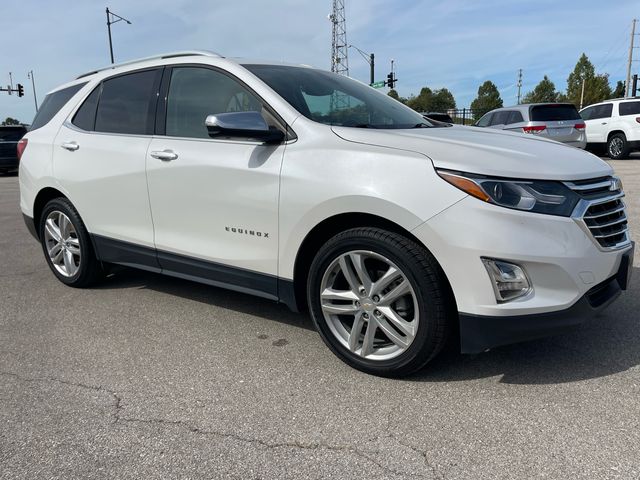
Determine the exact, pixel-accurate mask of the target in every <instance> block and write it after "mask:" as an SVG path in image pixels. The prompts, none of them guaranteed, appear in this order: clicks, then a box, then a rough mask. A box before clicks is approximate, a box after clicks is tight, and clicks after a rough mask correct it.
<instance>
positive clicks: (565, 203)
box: [438, 170, 580, 217]
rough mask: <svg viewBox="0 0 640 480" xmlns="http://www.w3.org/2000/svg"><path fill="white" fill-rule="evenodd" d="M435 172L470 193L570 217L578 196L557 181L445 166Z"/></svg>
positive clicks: (496, 203)
mask: <svg viewBox="0 0 640 480" xmlns="http://www.w3.org/2000/svg"><path fill="white" fill-rule="evenodd" d="M438 175H440V177H442V178H443V179H444V180H446V181H447V182H449V183H450V184H451V185H453V186H455V187H457V188H459V189H460V190H462V191H464V192H466V193H468V194H469V195H471V196H474V197H476V198H479V199H480V200H483V201H485V202H488V203H493V204H495V205H500V206H501V207H507V208H514V209H516V210H525V211H528V212H536V213H546V214H548V215H560V216H563V217H570V216H571V213H572V212H573V209H574V208H575V206H576V204H577V203H578V201H579V200H580V197H579V196H578V194H576V193H575V192H573V191H572V190H571V189H569V188H568V187H566V186H565V185H563V184H562V183H561V182H554V181H546V180H509V179H505V178H491V177H485V176H482V175H475V174H470V173H461V172H451V171H447V170H438Z"/></svg>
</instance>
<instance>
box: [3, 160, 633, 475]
mask: <svg viewBox="0 0 640 480" xmlns="http://www.w3.org/2000/svg"><path fill="white" fill-rule="evenodd" d="M612 164H613V166H614V168H615V169H616V171H617V172H618V174H620V176H621V177H622V179H623V182H624V185H625V189H626V192H627V204H628V206H629V212H630V218H631V224H632V228H633V232H634V235H635V238H636V240H637V239H638V233H639V232H640V158H635V159H632V160H627V161H618V162H612ZM639 260H640V255H639V256H637V257H636V262H635V266H636V267H638V266H640V262H639ZM0 262H1V264H2V269H1V270H0V478H2V479H9V478H25V479H26V478H28V479H34V478H64V479H68V478H238V479H271V478H292V479H303V478H338V479H344V478H363V479H365V478H385V479H387V478H427V479H432V478H433V479H444V478H446V479H453V478H468V479H480V478H487V479H496V478H514V479H515V478H518V479H523V478H550V479H559V478H572V479H576V478H594V479H595V478H597V479H601V478H612V479H613V478H621V479H639V478H640V401H639V399H640V367H639V365H640V328H639V327H640V313H639V312H640V271H639V270H638V268H635V272H634V274H635V277H636V278H635V279H634V280H635V281H634V282H632V286H631V290H630V291H628V292H626V293H625V294H624V295H623V296H622V297H621V298H620V300H619V301H618V302H617V303H615V304H614V305H613V306H611V307H610V308H609V309H608V310H607V311H606V312H605V313H603V314H602V315H600V316H599V317H597V318H595V319H593V320H591V321H589V322H588V323H587V324H585V325H584V326H583V327H582V328H580V329H579V330H577V331H575V332H573V333H570V334H567V335H564V336H561V337H556V338H551V339H545V340H541V341H536V342H530V343H526V344H520V345H514V346H509V347H503V348H498V349H495V350H493V351H490V352H488V353H484V354H481V355H473V356H461V355H457V354H454V353H447V354H445V355H444V356H441V357H440V358H439V359H437V360H436V361H435V362H434V363H432V364H431V365H430V366H429V367H428V369H427V370H425V371H423V372H422V373H420V374H419V375H416V376H413V377H411V378H408V379H404V380H390V379H382V378H376V377H372V376H368V375H365V374H362V373H360V372H357V371H355V370H353V369H351V368H349V367H347V366H346V365H344V364H343V363H342V362H340V361H339V360H338V359H337V358H335V357H334V356H333V355H332V354H331V353H330V352H329V350H328V349H327V348H326V347H325V346H324V344H323V343H322V341H321V340H320V338H319V336H318V335H317V334H316V333H315V332H314V331H313V329H312V324H311V321H310V319H309V318H307V317H306V316H304V315H297V314H293V313H291V312H289V311H288V310H287V308H286V307H284V306H281V305H276V304H273V303H271V302H268V301H264V300H261V299H256V298H253V297H249V296H245V295H241V294H236V293H232V292H228V291H224V290H221V289H216V288H212V287H207V286H203V285H199V284H195V283H190V282H187V281H182V280H177V279H172V278H167V277H162V276H159V275H155V274H149V273H143V272H138V271H133V270H127V271H125V272H121V273H119V274H117V275H115V276H113V277H111V278H109V279H108V280H107V281H106V282H105V283H104V284H102V285H100V286H99V287H96V288H93V289H90V290H75V289H71V288H68V287H65V286H63V285H62V284H61V283H59V282H58V281H57V280H55V278H54V277H53V275H52V274H51V273H50V272H49V270H48V268H47V266H46V264H45V261H44V258H43V256H42V252H41V250H40V246H39V245H38V244H37V243H36V242H35V241H34V240H33V239H32V238H31V237H30V235H29V234H28V232H27V230H26V228H25V227H24V224H23V222H22V218H21V216H20V212H19V207H18V182H17V177H15V176H8V177H0Z"/></svg>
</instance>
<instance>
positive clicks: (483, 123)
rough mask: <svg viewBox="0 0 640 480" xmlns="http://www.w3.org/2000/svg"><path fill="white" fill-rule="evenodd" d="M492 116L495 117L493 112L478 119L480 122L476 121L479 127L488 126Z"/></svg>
mask: <svg viewBox="0 0 640 480" xmlns="http://www.w3.org/2000/svg"><path fill="white" fill-rule="evenodd" d="M491 117H493V113H487V114H486V115H485V116H484V117H482V118H481V119H480V120H478V123H476V126H477V127H486V126H488V125H489V122H490V121H491Z"/></svg>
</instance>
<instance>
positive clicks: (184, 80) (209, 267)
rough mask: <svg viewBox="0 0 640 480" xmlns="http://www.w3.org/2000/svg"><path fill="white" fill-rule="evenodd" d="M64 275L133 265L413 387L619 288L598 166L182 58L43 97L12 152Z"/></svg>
mask: <svg viewBox="0 0 640 480" xmlns="http://www.w3.org/2000/svg"><path fill="white" fill-rule="evenodd" d="M20 151H21V152H23V153H22V161H21V163H20V193H21V199H20V203H21V208H22V211H23V214H24V218H25V221H26V223H27V226H28V227H29V229H30V231H31V232H32V233H33V235H34V236H35V237H36V238H38V239H39V240H40V242H41V243H42V247H43V250H44V254H45V258H46V261H47V263H48V264H49V266H50V268H51V270H52V271H53V273H54V275H55V276H56V277H57V278H58V279H59V280H60V281H62V282H64V283H65V284H67V285H70V286H74V287H85V286H88V285H90V284H92V283H93V282H95V281H96V280H98V279H99V278H100V277H101V276H102V275H104V274H105V272H107V271H108V266H109V265H110V264H120V265H128V266H132V267H137V268H142V269H145V270H150V271H153V272H160V273H164V274H168V275H173V276H177V277H180V278H184V279H189V280H195V281H199V282H204V283H208V284H211V285H214V286H219V287H225V288H230V289H233V290H238V291H241V292H246V293H250V294H254V295H258V296H260V297H264V298H268V299H272V300H277V301H280V302H283V303H285V304H287V305H288V306H289V307H291V308H292V309H294V310H302V309H307V308H308V310H309V311H310V313H311V315H312V317H313V321H314V322H315V325H316V327H317V329H318V331H319V332H320V335H321V336H322V338H323V340H324V341H325V342H326V344H327V345H328V346H329V348H331V350H333V352H334V353H335V354H336V355H338V356H339V357H340V358H341V359H343V360H344V361H346V362H347V363H349V364H350V365H352V366H354V367H356V368H359V369H361V370H363V371H367V372H370V373H374V374H378V375H403V374H407V373H409V372H412V371H414V370H416V369H418V368H420V367H422V366H423V365H425V364H426V363H427V362H428V361H429V360H430V359H432V358H433V357H434V356H435V355H436V354H437V353H438V352H439V351H440V350H441V349H442V347H443V345H444V344H445V342H446V341H447V338H448V337H449V336H450V335H451V334H453V333H454V332H455V336H452V338H455V339H457V338H459V340H460V347H461V350H462V351H463V352H481V351H484V350H486V349H487V348H491V347H494V346H498V345H504V344H507V343H511V342H515V341H521V340H528V339H532V338H536V337H540V336H544V335H547V334H551V333H554V332H558V331H562V330H564V329H566V328H567V327H570V326H574V325H577V324H579V323H581V322H582V321H583V320H584V319H585V318H586V316H587V314H590V313H593V312H596V311H598V310H600V309H601V308H603V307H604V306H606V305H607V304H608V303H610V302H611V301H612V300H613V299H614V298H615V297H616V296H617V295H618V294H619V293H620V291H621V290H624V289H625V288H626V286H627V281H628V278H629V273H630V272H631V265H632V255H633V245H632V243H631V242H630V239H629V235H628V232H627V220H626V216H625V212H624V204H623V202H622V197H623V192H622V186H621V185H620V183H619V181H618V180H617V179H616V178H615V177H613V176H612V174H613V172H612V169H611V167H609V166H608V165H607V164H606V163H605V162H603V161H601V160H600V159H598V158H597V157H595V156H593V155H591V154H589V153H585V152H583V151H581V150H578V149H575V148H571V147H567V146H565V145H562V144H559V143H556V142H553V141H548V140H544V139H540V138H535V137H531V136H526V135H521V134H514V133H506V132H502V131H496V130H488V129H483V128H475V127H456V126H448V125H445V124H440V123H439V124H438V125H437V126H436V125H432V124H431V123H429V122H428V121H427V120H425V119H424V118H423V117H422V116H421V115H419V114H418V113H416V112H414V111H413V110H411V109H409V108H407V107H405V106H404V105H402V104H401V103H399V102H397V101H395V100H393V99H391V98H389V97H388V96H386V95H384V94H381V93H379V92H377V91H376V90H374V89H372V88H370V87H368V86H366V85H364V84H362V83H360V82H357V81H354V80H351V79H349V78H347V77H343V76H339V75H335V74H332V73H329V72H325V71H322V70H317V69H314V68H310V67H305V66H291V65H282V64H272V63H261V62H251V61H240V60H233V59H229V58H223V57H221V56H218V55H216V54H213V53H207V52H185V53H181V54H171V55H164V56H161V57H155V58H150V59H144V60H140V61H137V62H135V63H128V64H123V65H119V66H113V67H109V68H106V69H103V70H99V71H95V72H91V73H88V74H86V75H82V76H81V77H78V78H77V79H76V80H74V81H73V82H70V83H68V84H66V85H63V86H62V87H60V88H58V89H56V90H54V91H53V92H51V93H50V94H49V95H48V96H47V98H46V99H45V101H44V104H43V105H42V108H41V109H40V112H39V113H38V115H37V117H36V119H35V120H34V124H33V127H32V129H31V131H30V132H29V133H28V134H27V135H26V137H25V138H24V139H23V140H22V144H21V147H20Z"/></svg>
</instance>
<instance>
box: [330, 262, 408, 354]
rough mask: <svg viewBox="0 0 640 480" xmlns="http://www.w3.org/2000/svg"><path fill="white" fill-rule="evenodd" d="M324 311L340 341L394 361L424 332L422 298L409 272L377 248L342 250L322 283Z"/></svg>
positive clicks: (349, 347)
mask: <svg viewBox="0 0 640 480" xmlns="http://www.w3.org/2000/svg"><path fill="white" fill-rule="evenodd" d="M320 302H321V308H322V313H323V316H324V319H325V321H326V322H327V324H328V326H329V328H330V330H331V332H332V333H333V335H334V336H335V337H336V339H337V340H338V341H339V342H340V343H341V344H342V345H343V346H344V347H345V348H347V349H348V350H349V351H351V352H352V353H353V354H355V355H358V356H360V357H363V358H366V359H368V360H388V359H391V358H394V357H397V356H398V355H400V354H402V353H404V352H405V351H406V350H407V349H408V348H409V347H410V345H411V344H412V342H413V340H414V339H415V336H416V333H417V331H418V324H419V309H418V301H417V297H416V294H415V291H414V289H413V286H412V285H411V282H410V281H409V279H408V278H407V275H406V274H405V273H404V272H403V271H402V270H401V269H400V268H399V267H398V266H397V265H396V264H395V263H393V262H392V261H391V260H389V259H388V258H386V257H384V256H383V255H380V254H378V253H375V252H371V251H364V250H353V251H349V252H346V253H343V254H341V255H340V256H339V257H338V258H336V259H334V260H333V261H332V262H331V264H330V265H329V266H328V267H327V269H326V271H325V273H324V275H323V278H322V282H321V288H320Z"/></svg>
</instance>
